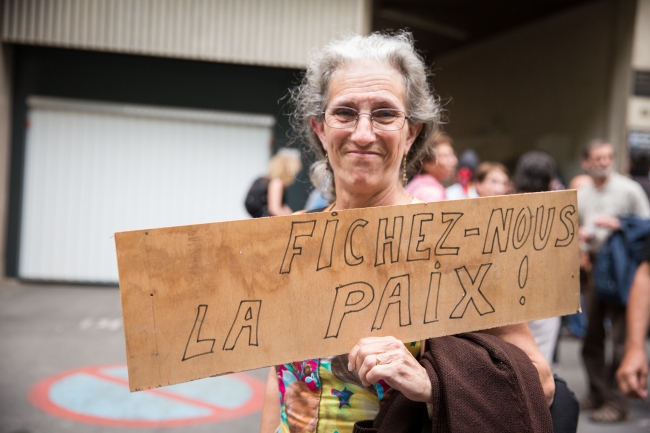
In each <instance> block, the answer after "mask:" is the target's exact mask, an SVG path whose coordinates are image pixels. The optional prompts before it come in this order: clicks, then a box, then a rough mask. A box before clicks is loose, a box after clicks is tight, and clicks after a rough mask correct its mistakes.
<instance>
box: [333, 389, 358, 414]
mask: <svg viewBox="0 0 650 433" xmlns="http://www.w3.org/2000/svg"><path fill="white" fill-rule="evenodd" d="M332 394H333V395H335V396H337V397H338V398H339V409H341V408H342V407H343V406H346V405H347V406H348V407H352V406H350V397H352V395H353V394H354V393H353V392H352V391H349V390H348V389H347V388H345V387H344V388H343V391H339V390H338V389H333V390H332Z"/></svg>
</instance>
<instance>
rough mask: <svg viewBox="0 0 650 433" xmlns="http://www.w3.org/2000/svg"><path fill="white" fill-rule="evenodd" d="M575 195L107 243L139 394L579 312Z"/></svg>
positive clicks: (281, 221) (300, 219) (252, 223)
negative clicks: (371, 342)
mask: <svg viewBox="0 0 650 433" xmlns="http://www.w3.org/2000/svg"><path fill="white" fill-rule="evenodd" d="M577 208H578V207H577V196H576V192H575V191H561V192H550V193H538V194H523V195H511V196H503V197H490V198H479V199H466V200H457V201H449V202H439V203H424V204H411V205H406V206H388V207H379V208H367V209H353V210H346V211H339V212H324V213H312V214H303V215H293V216H287V217H273V218H263V219H256V220H244V221H230V222H221V223H213V224H202V225H192V226H183V227H170V228H161V229H150V230H141V231H132V232H122V233H116V235H115V242H116V246H117V258H118V268H119V276H120V290H121V297H122V311H123V315H124V329H125V334H126V348H127V363H128V369H129V383H130V387H131V390H132V391H138V390H143V389H148V388H155V387H159V386H166V385H171V384H175V383H180V382H186V381H190V380H194V379H200V378H204V377H208V376H215V375H221V374H226V373H231V372H237V371H243V370H250V369H254V368H259V367H264V366H270V365H278V364H281V363H287V362H292V361H299V360H304V359H310V358H319V357H325V356H330V355H337V354H341V353H347V352H348V351H349V350H350V349H351V348H352V347H353V346H354V344H355V343H356V342H357V341H358V340H359V339H360V338H362V337H367V336H385V335H393V336H395V337H397V338H399V339H401V340H403V341H416V340H421V339H424V338H429V337H436V336H442V335H449V334H456V333H459V332H465V331H473V330H480V329H486V328H492V327H495V326H500V325H506V324H512V323H520V322H525V321H530V320H535V319H541V318H545V317H551V316H559V315H565V314H571V313H575V312H577V311H579V309H580V301H579V293H580V288H579V275H578V272H579V270H578V237H577V221H578V212H577Z"/></svg>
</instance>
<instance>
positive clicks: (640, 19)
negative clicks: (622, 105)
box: [627, 0, 650, 131]
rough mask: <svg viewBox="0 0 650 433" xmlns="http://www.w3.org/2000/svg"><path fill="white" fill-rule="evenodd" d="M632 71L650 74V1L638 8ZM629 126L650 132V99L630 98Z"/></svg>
mask: <svg viewBox="0 0 650 433" xmlns="http://www.w3.org/2000/svg"><path fill="white" fill-rule="evenodd" d="M632 69H634V70H635V71H642V72H645V73H650V0H639V3H638V6H637V13H636V22H635V25H634V44H633V48H632ZM627 126H628V128H629V129H633V130H636V131H650V97H648V96H632V97H630V99H629V102H628V110H627Z"/></svg>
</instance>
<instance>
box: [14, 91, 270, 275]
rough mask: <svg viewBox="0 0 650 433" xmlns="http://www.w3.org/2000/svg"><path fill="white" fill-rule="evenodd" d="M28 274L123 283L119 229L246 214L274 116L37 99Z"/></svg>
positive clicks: (28, 158) (29, 166) (29, 149)
mask: <svg viewBox="0 0 650 433" xmlns="http://www.w3.org/2000/svg"><path fill="white" fill-rule="evenodd" d="M28 106H29V114H28V116H29V121H28V129H27V142H26V155H25V179H24V180H25V183H24V188H23V209H22V220H21V236H20V247H19V276H20V277H21V278H24V279H38V280H51V281H77V282H99V283H114V282H117V279H118V278H117V264H116V258H115V244H114V239H113V234H114V233H115V232H117V231H125V230H136V229H144V228H154V227H164V226H176V225H186V224H196V223H205V222H214V221H224V220H233V219H243V218H247V217H248V214H247V213H246V210H245V208H244V206H243V200H244V197H245V195H246V192H247V190H248V188H249V186H250V184H251V183H252V182H253V180H254V179H255V178H256V177H257V176H260V175H262V174H264V173H265V172H266V167H267V163H268V159H269V154H270V149H269V143H270V139H271V134H272V127H273V125H274V122H275V120H274V119H273V117H271V116H261V115H248V114H237V113H220V112H212V111H203V110H178V109H167V108H154V107H143V106H133V105H121V104H104V103H101V104H100V103H90V102H74V101H69V100H61V99H53V98H41V97H31V98H29V100H28Z"/></svg>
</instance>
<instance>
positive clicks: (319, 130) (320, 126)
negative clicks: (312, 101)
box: [309, 117, 327, 152]
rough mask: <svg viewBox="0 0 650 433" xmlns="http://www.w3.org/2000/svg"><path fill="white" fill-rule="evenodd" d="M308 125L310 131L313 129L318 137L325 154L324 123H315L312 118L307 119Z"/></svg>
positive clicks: (314, 119)
mask: <svg viewBox="0 0 650 433" xmlns="http://www.w3.org/2000/svg"><path fill="white" fill-rule="evenodd" d="M309 125H311V129H313V130H314V132H315V133H316V135H317V136H318V139H319V140H320V144H321V145H322V146H323V149H325V152H327V145H326V144H325V143H326V141H325V122H318V121H316V118H315V117H312V118H311V119H309Z"/></svg>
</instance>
